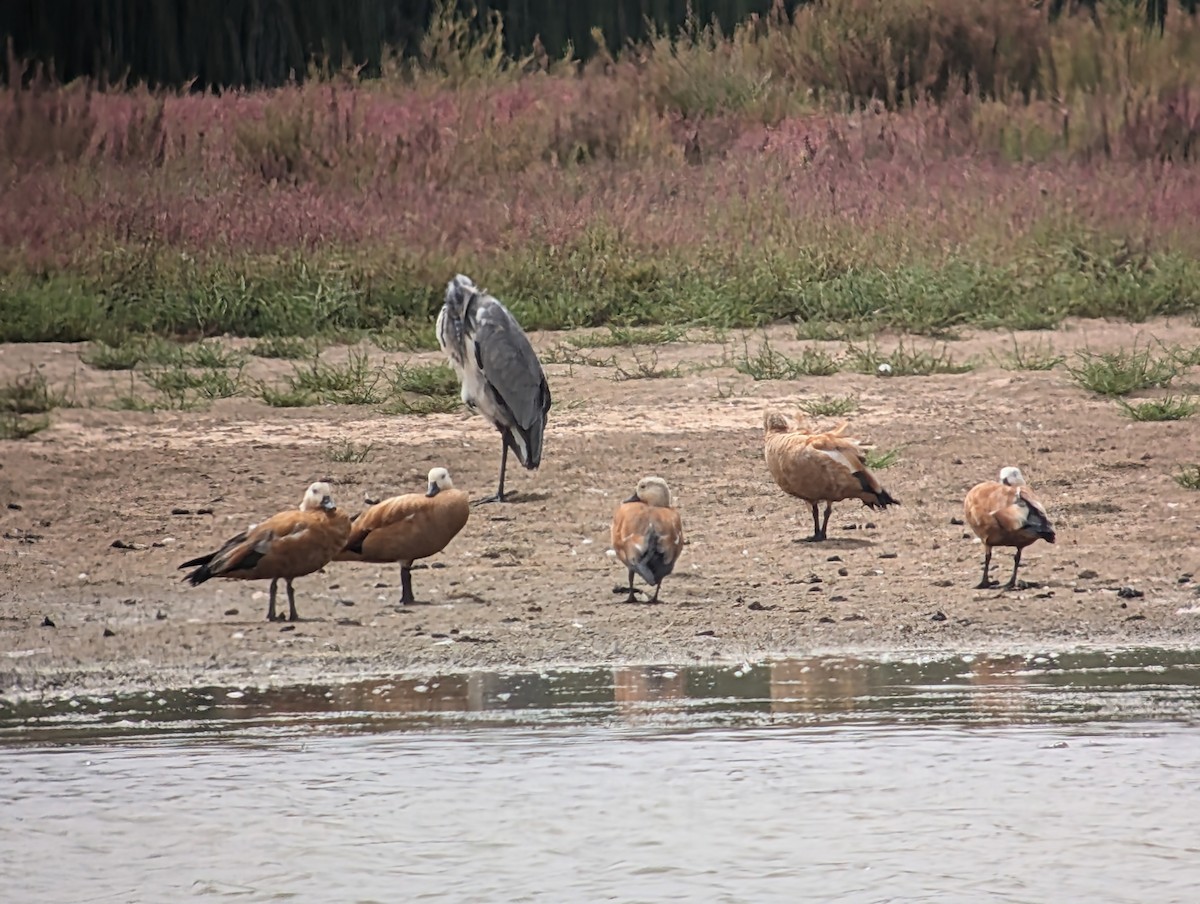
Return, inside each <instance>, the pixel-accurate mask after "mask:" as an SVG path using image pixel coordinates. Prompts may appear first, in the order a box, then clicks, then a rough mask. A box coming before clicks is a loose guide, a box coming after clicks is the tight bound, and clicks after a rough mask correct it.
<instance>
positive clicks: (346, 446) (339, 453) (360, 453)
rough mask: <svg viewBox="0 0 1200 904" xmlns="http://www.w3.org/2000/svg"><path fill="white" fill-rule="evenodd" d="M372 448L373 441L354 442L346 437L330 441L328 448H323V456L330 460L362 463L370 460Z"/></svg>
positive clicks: (373, 446) (373, 447)
mask: <svg viewBox="0 0 1200 904" xmlns="http://www.w3.org/2000/svg"><path fill="white" fill-rule="evenodd" d="M374 449H375V444H374V443H356V442H353V441H351V440H348V439H340V440H337V441H336V442H333V443H330V445H329V448H327V449H326V450H325V457H326V458H328V459H329V460H330V461H338V462H350V463H353V464H362V463H363V462H366V461H370V460H371V453H372V452H373V451H374Z"/></svg>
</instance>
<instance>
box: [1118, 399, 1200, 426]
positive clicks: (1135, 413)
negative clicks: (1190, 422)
mask: <svg viewBox="0 0 1200 904" xmlns="http://www.w3.org/2000/svg"><path fill="white" fill-rule="evenodd" d="M1117 405H1118V406H1120V408H1121V413H1122V414H1123V415H1125V417H1127V418H1130V419H1131V420H1135V421H1179V420H1183V419H1184V418H1185V417H1191V416H1192V415H1193V414H1195V413H1196V409H1197V408H1198V407H1200V405H1197V403H1196V402H1195V400H1193V399H1192V397H1191V396H1170V395H1169V396H1164V397H1163V398H1161V399H1149V400H1147V401H1144V402H1127V401H1125V400H1124V399H1120V398H1119V399H1117Z"/></svg>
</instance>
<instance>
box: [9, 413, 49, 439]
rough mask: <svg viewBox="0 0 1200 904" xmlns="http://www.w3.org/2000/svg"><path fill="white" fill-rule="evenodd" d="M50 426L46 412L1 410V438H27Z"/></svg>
mask: <svg viewBox="0 0 1200 904" xmlns="http://www.w3.org/2000/svg"><path fill="white" fill-rule="evenodd" d="M49 426H50V418H49V417H48V416H46V415H44V414H39V415H27V414H17V413H16V412H14V411H3V410H0V439H27V438H28V437H30V436H33V435H34V434H35V433H40V432H41V431H43V430H45V429H46V428H47V427H49Z"/></svg>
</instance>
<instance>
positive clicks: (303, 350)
mask: <svg viewBox="0 0 1200 904" xmlns="http://www.w3.org/2000/svg"><path fill="white" fill-rule="evenodd" d="M317 351H318V348H317V345H316V343H314V342H313V341H312V340H309V339H297V338H296V337H294V336H268V337H267V338H266V339H259V340H258V341H257V342H255V343H254V344H253V345H252V346H250V354H252V355H254V357H256V358H273V359H282V360H287V361H298V360H301V359H303V358H311V357H312V356H313V355H315V354H316V353H317Z"/></svg>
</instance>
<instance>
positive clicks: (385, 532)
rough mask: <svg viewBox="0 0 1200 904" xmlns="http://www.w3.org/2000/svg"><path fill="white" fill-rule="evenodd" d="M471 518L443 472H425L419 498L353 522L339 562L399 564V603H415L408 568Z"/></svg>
mask: <svg viewBox="0 0 1200 904" xmlns="http://www.w3.org/2000/svg"><path fill="white" fill-rule="evenodd" d="M470 513H471V506H470V502H469V500H468V498H467V494H466V493H464V492H463V491H462V490H456V489H455V488H454V484H453V483H452V482H451V480H450V472H449V471H447V470H446V469H445V468H434V469H433V470H431V471H430V472H429V482H428V489H427V490H426V492H424V493H409V494H406V495H404V496H393V497H392V498H391V499H384V500H383V501H382V502H377V503H375V504H374V505H372V506H371V507H370V508H368V509H365V510H364V511H362V512H361V513H359V514H358V515H357V516H356V517H355V518H354V524H353V526H352V527H351V529H350V536H349V539H348V540H347V541H346V544H345V548H344V549H342V550H341V552H339V553H338V554H337V556H336V558H337V559H338V561H343V562H398V563H399V564H400V602H401V603H412V602H415V601H416V600H415V598H414V597H413V591H412V563H413V562H415V561H416V560H417V559H424V558H426V557H427V556H432V555H435V554H437V553H439V552H441V551H442V550H443V549H445V548H446V546H447V545H448V544H449V543H450V541H451V540H453V539H454V538H455V536H457V535H458V532H459V531H461V530H462V529H463V527H464V526H465V525H466V523H467V518H468V517H469V515H470Z"/></svg>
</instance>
